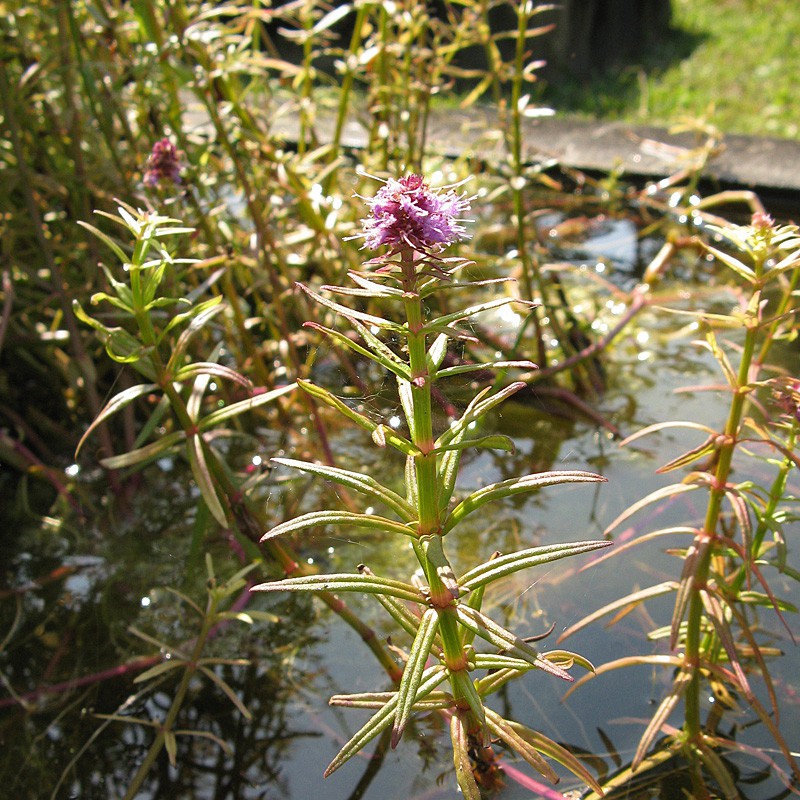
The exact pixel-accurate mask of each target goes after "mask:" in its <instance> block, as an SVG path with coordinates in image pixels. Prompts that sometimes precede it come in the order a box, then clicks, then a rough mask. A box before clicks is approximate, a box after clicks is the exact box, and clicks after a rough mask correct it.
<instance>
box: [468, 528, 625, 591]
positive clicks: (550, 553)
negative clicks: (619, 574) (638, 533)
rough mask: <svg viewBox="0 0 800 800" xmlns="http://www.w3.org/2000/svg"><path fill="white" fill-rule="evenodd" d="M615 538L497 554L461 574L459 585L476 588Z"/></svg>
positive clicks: (595, 547)
mask: <svg viewBox="0 0 800 800" xmlns="http://www.w3.org/2000/svg"><path fill="white" fill-rule="evenodd" d="M611 544H613V542H610V541H608V540H605V539H603V540H598V541H588V542H575V543H567V544H552V545H544V546H541V547H531V548H529V549H527V550H518V551H517V552H515V553H508V554H507V555H502V556H498V557H497V558H494V559H492V560H491V561H487V562H486V563H485V564H481V565H480V566H478V567H475V568H474V569H471V570H470V571H469V572H467V573H465V574H464V575H462V576H461V578H460V579H459V581H458V585H459V586H460V587H461V588H463V589H470V590H475V589H478V588H479V587H481V586H486V585H487V584H489V583H493V582H494V581H497V580H500V579H501V578H505V577H507V576H508V575H513V574H514V573H515V572H518V571H519V570H522V569H529V568H530V567H538V566H541V565H542V564H550V563H551V562H553V561H557V560H558V559H560V558H567V557H568V556H576V555H580V554H581V553H590V552H591V551H592V550H599V549H600V548H603V547H609V546H610V545H611Z"/></svg>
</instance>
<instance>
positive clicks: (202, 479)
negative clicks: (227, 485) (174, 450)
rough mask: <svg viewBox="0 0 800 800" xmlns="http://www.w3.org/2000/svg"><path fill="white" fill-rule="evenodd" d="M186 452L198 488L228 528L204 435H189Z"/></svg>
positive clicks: (224, 526) (215, 516)
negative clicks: (210, 468) (207, 461)
mask: <svg viewBox="0 0 800 800" xmlns="http://www.w3.org/2000/svg"><path fill="white" fill-rule="evenodd" d="M186 454H187V456H188V458H189V464H190V466H191V468H192V475H193V476H194V479H195V481H196V482H197V488H198V489H200V494H201V495H202V497H203V500H204V501H205V503H206V505H207V506H208V510H209V511H210V512H211V514H212V516H213V517H214V519H216V521H217V522H218V523H219V524H220V525H221V526H222V527H223V528H227V527H228V518H227V516H226V514H225V512H224V511H223V510H222V504H221V503H220V500H219V496H218V495H217V489H216V486H215V484H214V479H213V478H212V477H211V473H210V472H209V469H208V464H207V463H206V456H205V453H204V451H203V438H202V436H199V435H195V436H190V437H188V439H187V441H186Z"/></svg>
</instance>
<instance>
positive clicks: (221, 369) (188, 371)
mask: <svg viewBox="0 0 800 800" xmlns="http://www.w3.org/2000/svg"><path fill="white" fill-rule="evenodd" d="M198 375H210V376H211V377H214V378H224V379H225V380H229V381H233V382H234V383H238V384H239V385H240V386H244V387H245V388H246V389H249V388H251V387H252V386H253V384H252V382H251V381H250V380H249V379H248V378H245V377H244V375H241V374H240V373H238V372H237V371H236V370H235V369H231V368H230V367H226V366H224V365H222V364H215V363H214V362H212V361H196V362H195V363H193V364H187V365H186V366H185V367H181V368H180V369H179V370H176V372H175V374H174V375H173V379H174V380H175V381H176V382H178V383H180V382H181V381H188V380H191V379H193V378H196V377H197V376H198Z"/></svg>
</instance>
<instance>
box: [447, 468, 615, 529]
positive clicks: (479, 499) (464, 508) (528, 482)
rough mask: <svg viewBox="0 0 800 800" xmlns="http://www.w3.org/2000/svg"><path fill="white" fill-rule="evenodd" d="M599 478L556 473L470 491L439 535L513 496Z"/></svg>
mask: <svg viewBox="0 0 800 800" xmlns="http://www.w3.org/2000/svg"><path fill="white" fill-rule="evenodd" d="M605 480H606V479H605V478H604V477H603V476H602V475H595V474H594V473H592V472H582V471H580V470H559V471H553V472H539V473H536V474H533V475H525V476H523V477H521V478H509V479H508V480H505V481H500V482H499V483H492V484H489V486H484V487H483V488H481V489H478V490H476V491H474V492H473V493H472V494H471V495H469V496H468V497H466V498H465V499H464V500H462V501H461V502H460V503H459V504H458V505H457V506H456V507H455V508H454V509H453V510H452V511H451V512H450V514H449V515H448V516H447V520H446V521H445V523H444V525H443V527H442V532H443V533H448V532H449V531H451V530H452V529H453V528H454V527H455V526H456V525H458V524H459V523H460V522H461V521H462V520H463V519H464V518H465V517H466V516H468V515H469V514H472V513H473V512H475V511H477V510H478V509H479V508H481V507H482V506H484V505H486V504H487V503H491V502H494V501H496V500H502V499H505V498H507V497H512V496H513V495H517V494H523V493H526V492H535V491H537V490H538V489H542V488H544V487H546V486H555V485H559V484H566V483H602V482H605Z"/></svg>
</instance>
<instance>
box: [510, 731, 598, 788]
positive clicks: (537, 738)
mask: <svg viewBox="0 0 800 800" xmlns="http://www.w3.org/2000/svg"><path fill="white" fill-rule="evenodd" d="M506 722H507V724H508V727H509V728H511V730H513V731H514V732H515V733H516V734H517V735H519V736H520V737H522V738H523V739H524V740H525V741H526V742H529V743H530V744H531V745H533V746H534V747H535V748H536V749H537V750H538V751H539V752H540V753H544V755H546V756H548V757H549V758H552V759H553V761H555V762H557V763H558V764H561V766H562V767H566V769H568V770H569V771H570V772H571V773H572V774H573V775H575V776H577V777H578V778H580V779H581V780H582V781H584V782H585V783H586V784H587V785H588V786H591V788H592V789H593V790H594V791H596V792H599V793H601V794H602V791H603V790H602V788H601V786H600V784H599V783H598V782H597V780H596V779H595V778H594V776H593V775H592V773H591V772H589V770H587V769H586V767H584V765H583V764H582V763H581V762H580V761H579V760H578V759H577V758H576V757H575V756H574V755H573V754H572V753H570V751H569V750H567V749H566V748H565V747H562V746H561V745H560V744H558V742H554V741H553V740H552V739H550V738H548V737H547V736H545V735H544V734H543V733H539V731H534V730H532V729H531V728H528V727H526V726H525V725H521V724H520V723H518V722H514V721H512V720H506Z"/></svg>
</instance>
